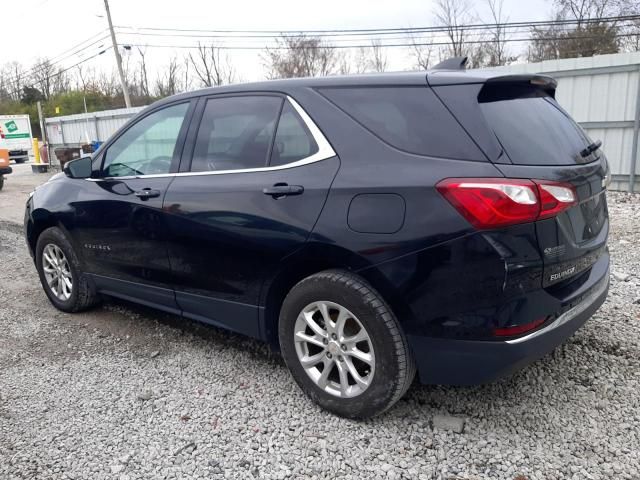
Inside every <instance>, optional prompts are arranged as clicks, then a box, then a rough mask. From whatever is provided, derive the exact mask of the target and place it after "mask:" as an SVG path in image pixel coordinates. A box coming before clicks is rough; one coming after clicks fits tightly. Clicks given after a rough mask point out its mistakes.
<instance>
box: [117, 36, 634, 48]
mask: <svg viewBox="0 0 640 480" xmlns="http://www.w3.org/2000/svg"><path fill="white" fill-rule="evenodd" d="M613 36H614V37H616V38H622V37H637V36H639V34H637V33H625V34H616V35H613ZM600 38H602V37H601V36H563V37H538V38H531V37H527V38H506V39H503V40H501V42H502V43H510V42H532V41H545V40H547V41H567V40H592V39H600ZM460 43H462V44H464V45H469V44H471V45H474V44H483V43H492V41H491V40H464V41H462V42H460ZM127 45H130V46H132V47H151V48H177V49H197V48H202V47H206V46H205V45H165V44H158V45H153V44H148V43H145V44H135V43H128V44H127ZM445 45H451V41H439V42H411V43H407V42H404V43H387V44H379V45H372V44H370V43H369V44H361V45H306V46H305V47H304V48H309V49H329V50H334V49H349V48H395V47H425V46H445ZM213 48H219V49H221V50H265V49H271V50H288V49H289V47H288V46H286V45H276V46H273V47H269V46H267V47H265V46H262V47H256V46H228V45H222V46H218V45H216V46H215V47H213Z"/></svg>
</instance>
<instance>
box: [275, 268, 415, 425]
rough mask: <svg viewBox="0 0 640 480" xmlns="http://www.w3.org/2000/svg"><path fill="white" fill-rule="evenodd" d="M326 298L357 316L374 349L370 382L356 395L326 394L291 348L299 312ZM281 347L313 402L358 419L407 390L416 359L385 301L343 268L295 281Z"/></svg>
mask: <svg viewBox="0 0 640 480" xmlns="http://www.w3.org/2000/svg"><path fill="white" fill-rule="evenodd" d="M319 301H328V302H333V303H336V304H339V305H341V306H343V307H345V308H346V309H348V310H349V311H350V312H352V313H353V315H354V316H355V317H357V319H358V321H359V322H360V323H361V324H362V326H363V327H364V328H365V329H366V331H367V333H368V335H369V337H370V339H371V342H372V344H373V349H374V352H375V369H374V373H373V377H372V379H371V383H370V384H369V386H368V387H367V388H366V389H365V390H364V391H363V392H361V393H360V394H359V395H357V396H355V397H351V398H348V397H338V396H335V395H332V394H331V393H327V392H326V391H325V390H323V389H322V388H320V387H319V386H318V385H316V383H315V382H314V381H313V380H312V379H311V378H310V376H309V375H308V374H307V372H306V371H305V369H304V368H303V367H302V364H301V363H300V360H299V359H298V354H297V352H296V347H295V341H294V332H295V323H296V320H297V318H298V315H299V314H300V312H302V310H303V309H304V308H305V307H306V306H307V305H309V304H311V303H313V302H319ZM278 330H279V338H280V348H281V350H282V355H283V357H284V360H285V363H286V364H287V367H288V368H289V370H290V371H291V374H292V375H293V378H294V379H295V381H296V382H297V383H298V385H299V386H300V388H302V390H303V391H304V392H305V393H306V394H307V395H308V396H309V397H310V398H311V399H312V400H313V401H314V402H316V403H317V404H318V405H320V406H321V407H322V408H324V409H326V410H329V411H331V412H333V413H335V414H337V415H340V416H343V417H347V418H356V419H363V418H368V417H372V416H375V415H379V414H380V413H382V412H384V411H385V410H387V409H389V408H390V407H391V406H392V405H394V404H395V403H396V402H397V401H398V400H399V399H400V398H401V397H402V396H403V395H404V394H405V392H406V391H407V389H408V388H409V386H410V385H411V382H412V381H413V378H414V376H415V372H416V369H415V362H414V360H413V356H412V355H411V352H410V350H409V345H408V343H407V340H406V338H405V336H404V334H403V332H402V330H401V328H400V326H399V324H398V321H397V320H396V317H395V315H394V314H393V312H392V311H391V309H390V307H389V306H388V305H387V303H386V302H385V301H384V299H383V298H382V297H381V296H380V294H378V292H376V291H375V289H374V288H373V287H372V286H371V285H369V284H368V283H367V282H366V281H365V280H364V279H362V278H361V277H359V276H357V275H354V274H352V273H349V272H347V271H343V270H326V271H323V272H320V273H317V274H314V275H311V276H309V277H307V278H305V279H304V280H302V281H301V282H299V283H298V284H297V285H295V286H294V287H293V288H292V289H291V291H290V292H289V294H288V295H287V297H286V298H285V300H284V302H283V304H282V308H281V310H280V323H279V329H278Z"/></svg>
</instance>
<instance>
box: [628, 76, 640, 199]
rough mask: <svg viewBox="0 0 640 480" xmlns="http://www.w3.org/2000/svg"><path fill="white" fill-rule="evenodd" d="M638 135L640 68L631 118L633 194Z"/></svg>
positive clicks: (639, 126) (639, 130) (631, 186)
mask: <svg viewBox="0 0 640 480" xmlns="http://www.w3.org/2000/svg"><path fill="white" fill-rule="evenodd" d="M639 133H640V67H639V68H638V86H637V87H636V112H635V116H634V117H633V142H632V144H631V169H630V171H629V191H630V192H631V193H633V190H634V187H635V183H636V164H637V161H638V134H639Z"/></svg>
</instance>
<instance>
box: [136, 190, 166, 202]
mask: <svg viewBox="0 0 640 480" xmlns="http://www.w3.org/2000/svg"><path fill="white" fill-rule="evenodd" d="M133 194H134V195H135V196H136V197H138V198H139V199H140V200H147V199H149V198H156V197H159V196H160V190H153V189H151V188H143V189H142V190H138V191H137V192H133Z"/></svg>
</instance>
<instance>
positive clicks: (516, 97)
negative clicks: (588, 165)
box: [479, 86, 591, 165]
mask: <svg viewBox="0 0 640 480" xmlns="http://www.w3.org/2000/svg"><path fill="white" fill-rule="evenodd" d="M479 102H480V109H481V110H482V113H483V114H484V116H485V119H486V120H487V122H488V124H489V126H490V127H491V128H492V129H493V131H494V132H495V134H496V136H497V137H498V140H499V141H500V143H501V144H502V147H503V148H504V150H505V151H506V153H507V155H508V156H509V158H510V159H511V161H512V162H513V163H514V164H516V165H571V164H576V163H584V162H585V161H587V160H589V158H588V159H585V158H583V157H582V155H580V152H581V151H582V150H583V149H584V148H585V147H586V146H587V145H589V144H590V143H591V141H590V140H589V139H588V137H587V136H586V134H585V133H584V132H583V131H582V130H581V129H580V127H579V126H578V125H577V124H576V123H575V122H574V121H573V120H572V119H571V117H569V116H568V114H566V113H565V112H564V111H563V110H562V109H561V107H560V106H559V105H558V104H557V103H556V101H555V100H554V99H553V98H552V97H550V96H549V94H547V93H546V92H544V91H542V90H538V89H532V88H530V87H529V88H517V87H505V86H502V87H496V88H495V91H494V92H491V91H487V90H484V91H483V92H482V93H481V94H480V97H479Z"/></svg>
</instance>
